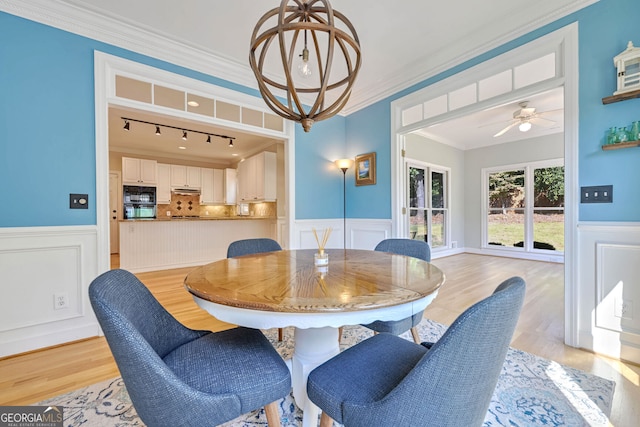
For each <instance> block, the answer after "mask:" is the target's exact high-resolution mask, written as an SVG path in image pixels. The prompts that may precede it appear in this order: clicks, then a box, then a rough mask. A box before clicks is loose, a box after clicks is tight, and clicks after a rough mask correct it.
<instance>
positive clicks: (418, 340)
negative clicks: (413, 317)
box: [411, 326, 420, 344]
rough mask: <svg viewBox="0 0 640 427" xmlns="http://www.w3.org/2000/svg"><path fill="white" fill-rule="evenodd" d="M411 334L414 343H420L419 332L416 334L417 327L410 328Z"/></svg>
mask: <svg viewBox="0 0 640 427" xmlns="http://www.w3.org/2000/svg"><path fill="white" fill-rule="evenodd" d="M411 335H413V340H414V341H415V343H416V344H420V334H418V328H416V327H415V326H414V327H413V328H411Z"/></svg>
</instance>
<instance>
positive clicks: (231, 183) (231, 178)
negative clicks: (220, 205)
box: [224, 168, 237, 205]
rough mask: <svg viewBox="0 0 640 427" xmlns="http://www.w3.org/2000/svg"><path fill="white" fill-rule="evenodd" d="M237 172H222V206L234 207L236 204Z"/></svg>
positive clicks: (231, 170)
mask: <svg viewBox="0 0 640 427" xmlns="http://www.w3.org/2000/svg"><path fill="white" fill-rule="evenodd" d="M236 193H237V172H236V170H235V169H231V168H227V169H225V170H224V204H225V205H235V204H236V202H237V194H236Z"/></svg>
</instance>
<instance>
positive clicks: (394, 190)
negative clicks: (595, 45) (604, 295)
mask: <svg viewBox="0 0 640 427" xmlns="http://www.w3.org/2000/svg"><path fill="white" fill-rule="evenodd" d="M541 48H542V49H561V51H562V54H561V55H558V58H559V61H558V63H559V66H560V67H561V70H562V76H561V77H560V78H555V79H552V80H551V81H549V82H548V84H546V85H547V86H550V87H549V88H551V87H558V86H563V87H564V102H565V106H564V114H565V130H564V158H565V343H566V344H567V345H570V346H574V347H577V346H578V344H579V343H578V308H579V306H580V299H579V292H577V283H576V277H577V273H576V269H577V261H578V260H577V256H578V255H577V250H578V246H577V224H578V198H577V196H578V194H579V188H578V24H577V23H573V24H570V25H568V26H566V27H563V28H561V29H559V30H556V31H554V32H552V33H549V34H547V35H545V36H542V37H540V38H538V39H536V40H533V41H531V42H529V43H527V44H524V45H522V46H520V47H518V48H516V49H513V50H511V51H509V52H507V53H504V54H502V55H500V56H498V57H495V58H493V59H491V60H488V61H487V62H485V63H482V64H479V65H477V66H475V67H473V68H471V69H467V70H465V71H462V72H460V73H458V74H456V75H453V76H451V77H449V78H447V79H444V80H442V81H440V82H438V83H436V84H434V85H432V86H429V87H426V88H424V89H421V90H419V91H416V92H414V93H412V94H409V95H407V96H405V97H403V98H399V99H397V100H395V101H393V102H392V103H391V136H390V137H391V138H390V141H391V177H392V183H391V200H392V206H393V208H392V230H393V234H394V235H395V236H402V235H405V234H406V227H405V226H404V225H403V224H404V222H405V221H403V218H402V214H401V208H402V203H403V200H404V194H405V193H406V188H405V187H406V184H405V183H404V179H403V176H404V175H403V171H404V168H403V165H404V160H403V156H402V151H403V146H404V135H405V134H406V133H408V132H410V131H412V130H416V129H419V128H421V127H425V126H428V125H430V124H434V123H436V122H442V121H445V120H449V119H451V118H454V117H459V116H460V115H461V114H463V113H464V114H469V113H471V112H473V111H479V110H480V109H483V108H486V107H487V105H483V104H482V103H480V104H478V105H477V106H469V108H464V109H460V110H459V111H453V112H451V113H448V115H447V114H443V115H440V116H438V117H437V118H436V119H434V120H430V119H426V120H422V121H420V122H416V123H412V124H411V125H410V126H404V127H403V126H402V110H403V109H404V108H407V106H409V105H415V104H416V99H419V98H420V96H421V95H422V97H423V99H424V100H428V99H432V98H433V97H434V96H436V95H439V94H440V93H441V92H442V91H443V88H446V89H447V90H455V88H461V87H464V86H465V84H467V81H468V80H469V79H470V78H471V75H472V74H473V73H478V72H480V73H482V72H488V70H492V69H495V67H496V64H498V63H501V62H508V63H512V62H513V61H518V60H519V59H520V58H522V59H521V61H522V63H524V62H526V61H527V60H530V56H531V51H532V49H536V50H539V49H541ZM544 86H545V84H536V85H535V90H536V91H537V92H541V91H543V90H544V89H546V88H545V87H544ZM430 89H432V90H433V92H432V93H429V90H430ZM521 95H522V93H519V94H518V96H521ZM505 99H506V97H505ZM501 101H504V100H503V99H502V100H501ZM474 109H475V110H474ZM449 115H450V117H449Z"/></svg>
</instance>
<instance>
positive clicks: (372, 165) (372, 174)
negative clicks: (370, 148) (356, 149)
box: [356, 152, 376, 185]
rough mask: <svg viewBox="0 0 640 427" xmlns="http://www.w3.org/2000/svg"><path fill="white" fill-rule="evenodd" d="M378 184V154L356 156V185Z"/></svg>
mask: <svg viewBox="0 0 640 427" xmlns="http://www.w3.org/2000/svg"><path fill="white" fill-rule="evenodd" d="M375 183H376V153H375V152H373V153H367V154H360V155H359V156H356V185H374V184H375Z"/></svg>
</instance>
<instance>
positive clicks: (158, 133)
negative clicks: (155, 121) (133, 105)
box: [156, 125, 160, 135]
mask: <svg viewBox="0 0 640 427" xmlns="http://www.w3.org/2000/svg"><path fill="white" fill-rule="evenodd" d="M156 135H160V126H158V125H156Z"/></svg>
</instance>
